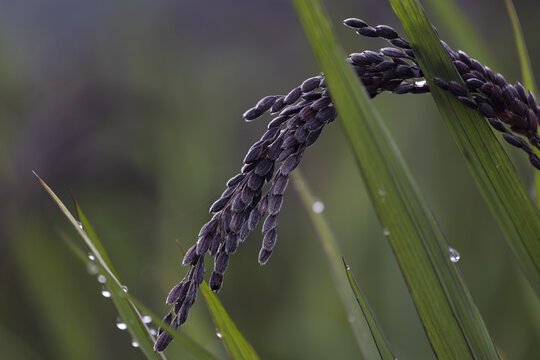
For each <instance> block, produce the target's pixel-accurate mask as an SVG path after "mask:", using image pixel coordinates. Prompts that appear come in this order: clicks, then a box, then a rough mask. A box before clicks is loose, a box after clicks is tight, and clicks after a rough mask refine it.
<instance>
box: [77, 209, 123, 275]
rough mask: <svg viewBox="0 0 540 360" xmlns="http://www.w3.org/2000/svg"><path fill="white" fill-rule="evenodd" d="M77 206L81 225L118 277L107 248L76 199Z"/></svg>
mask: <svg viewBox="0 0 540 360" xmlns="http://www.w3.org/2000/svg"><path fill="white" fill-rule="evenodd" d="M75 207H76V208H77V215H78V217H79V221H80V223H78V225H79V227H81V226H82V227H83V229H84V232H86V233H87V234H88V238H90V240H91V241H92V243H93V244H94V246H95V248H96V251H97V252H98V253H99V254H101V256H102V257H103V261H104V262H105V264H107V267H108V268H109V270H110V271H111V273H112V274H113V275H114V276H115V277H117V278H118V273H117V272H116V269H115V268H114V266H113V264H112V261H111V259H109V255H107V252H106V251H105V248H104V247H103V244H101V241H100V240H99V238H98V236H97V234H96V232H95V231H94V229H93V228H92V226H91V225H90V223H89V222H88V219H87V218H86V216H85V215H84V213H83V212H82V210H81V208H80V206H79V204H78V203H77V202H76V201H75Z"/></svg>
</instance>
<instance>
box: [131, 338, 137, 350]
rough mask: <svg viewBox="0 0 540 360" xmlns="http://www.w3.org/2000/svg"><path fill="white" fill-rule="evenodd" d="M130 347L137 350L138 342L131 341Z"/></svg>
mask: <svg viewBox="0 0 540 360" xmlns="http://www.w3.org/2000/svg"><path fill="white" fill-rule="evenodd" d="M131 346H133V347H135V348H138V347H139V342H138V341H137V340H135V339H131Z"/></svg>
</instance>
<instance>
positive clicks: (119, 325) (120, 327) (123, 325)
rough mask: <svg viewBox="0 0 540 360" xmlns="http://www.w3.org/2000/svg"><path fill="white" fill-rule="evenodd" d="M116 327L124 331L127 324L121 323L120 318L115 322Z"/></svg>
mask: <svg viewBox="0 0 540 360" xmlns="http://www.w3.org/2000/svg"><path fill="white" fill-rule="evenodd" d="M116 327H117V328H118V329H120V330H126V329H127V324H126V323H125V322H123V321H122V320H121V319H120V318H119V319H118V320H117V321H116Z"/></svg>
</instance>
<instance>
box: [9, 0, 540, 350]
mask: <svg viewBox="0 0 540 360" xmlns="http://www.w3.org/2000/svg"><path fill="white" fill-rule="evenodd" d="M447 2H448V1H447ZM325 3H326V8H327V11H328V13H329V15H330V17H331V19H332V22H333V23H334V29H335V31H336V33H337V34H338V38H339V41H340V43H341V44H342V46H343V49H344V51H345V52H346V53H350V52H357V51H361V50H363V49H366V48H370V49H378V48H380V47H383V46H386V44H385V43H384V42H383V41H380V40H378V39H375V40H369V39H364V38H361V37H359V36H358V35H355V34H354V32H353V31H351V30H349V29H347V28H345V27H344V26H342V25H341V20H342V19H344V18H347V17H361V18H364V19H365V20H367V21H368V22H370V23H372V24H378V23H385V24H389V25H392V26H395V27H396V28H397V29H400V30H401V27H400V26H399V24H398V22H397V19H396V18H395V16H394V15H393V13H392V11H391V9H390V7H389V5H388V4H387V3H386V2H385V1H374V0H357V1H351V0H339V1H338V0H334V1H325ZM424 3H425V5H426V8H427V10H428V12H429V15H430V17H431V20H432V21H433V23H434V24H436V25H437V27H438V28H439V32H440V34H441V36H442V37H443V38H445V39H447V42H448V43H449V44H450V45H451V46H452V47H454V48H462V49H464V50H466V51H467V52H468V53H469V54H470V55H472V56H474V57H477V58H479V59H480V60H481V61H483V62H485V63H486V64H489V65H490V66H491V67H492V68H493V69H494V70H496V71H498V72H501V73H503V74H504V75H505V77H506V78H507V79H508V80H509V81H512V82H513V81H516V80H518V79H519V75H520V73H519V66H518V60H517V57H516V54H515V47H514V42H513V38H512V32H511V27H510V23H509V20H508V17H507V14H506V12H505V8H504V2H503V1H502V0H497V1H493V0H477V1H474V2H471V1H465V0H461V1H455V4H456V5H457V8H456V9H457V10H458V13H457V14H456V13H453V12H452V11H448V10H447V11H440V10H439V6H440V5H441V3H443V0H439V2H438V3H437V1H436V0H425V1H424ZM515 5H516V7H517V11H518V14H519V16H520V17H521V22H522V26H523V28H524V32H525V37H526V40H527V42H528V46H529V50H530V55H531V60H532V63H533V66H536V69H537V74H540V45H539V43H538V41H537V39H538V30H539V28H538V19H537V18H538V14H540V3H539V2H538V1H536V0H530V1H525V0H516V1H515ZM456 16H460V17H464V18H465V19H466V20H467V21H468V22H469V23H470V24H471V28H470V30H469V29H467V28H464V27H462V26H461V25H460V24H459V22H457V21H456ZM456 26H458V27H459V29H460V30H461V31H464V32H465V35H466V36H468V37H469V39H468V40H469V41H467V42H466V43H462V42H461V41H460V40H459V39H458V37H456V36H454V33H455V30H456V29H455V27H456ZM468 31H472V32H469V33H467V32H468ZM318 72H319V70H318V68H317V65H316V63H315V61H314V59H313V57H312V54H311V52H310V49H309V47H308V45H307V42H306V39H305V37H304V34H303V32H302V29H301V27H300V25H299V23H298V20H297V18H296V15H295V12H294V9H293V7H292V5H291V2H290V1H286V0H279V1H278V0H275V1H257V2H254V1H247V0H234V1H233V0H231V1H227V2H219V1H213V2H206V1H194V0H188V1H168V0H154V1H143V0H130V1H127V0H117V1H68V0H46V1H43V0H24V1H2V2H0V186H1V191H0V271H1V273H0V276H1V279H0V357H1V358H3V359H142V358H143V356H142V354H141V353H140V352H139V351H138V350H137V349H135V348H133V347H132V346H131V345H130V343H131V339H130V337H129V334H128V333H127V332H125V331H120V330H118V329H117V328H116V326H115V323H116V319H117V314H116V312H115V309H114V307H113V305H112V303H111V301H110V300H109V299H106V298H104V297H102V296H101V294H100V292H101V288H100V284H99V283H98V282H97V281H96V278H95V276H93V275H91V274H89V272H88V269H87V266H85V264H83V263H81V262H80V260H79V259H77V258H76V257H75V256H74V255H73V253H72V252H71V251H70V250H69V249H68V248H67V246H66V245H65V243H64V242H63V241H62V237H61V234H62V233H64V234H66V235H67V236H68V237H70V238H72V239H74V240H75V241H77V242H78V243H80V242H79V239H78V238H77V235H76V234H75V232H74V231H73V230H72V229H71V228H70V225H69V224H68V222H67V221H66V219H65V218H64V217H63V215H62V214H61V213H60V211H59V210H58V208H57V207H56V205H55V204H54V203H53V202H52V200H51V199H50V198H49V197H48V195H47V194H46V193H45V192H44V191H43V189H41V187H40V186H39V184H38V182H37V181H36V179H35V178H34V176H33V175H32V173H31V171H32V170H35V171H36V172H37V173H38V174H40V175H41V176H42V177H43V179H44V180H45V181H46V182H47V183H48V184H49V185H50V186H51V187H52V188H53V189H54V190H55V191H56V192H57V193H58V194H59V196H60V197H61V198H62V199H63V200H64V201H65V202H66V203H68V204H71V202H70V192H73V194H74V195H75V197H76V198H77V200H78V202H79V203H80V204H81V206H82V208H83V209H84V210H85V212H86V215H87V216H88V217H89V219H90V221H91V222H92V224H93V225H94V228H95V229H96V230H97V232H98V234H99V235H100V237H101V240H102V241H103V243H104V245H105V247H106V249H107V250H108V251H109V254H110V256H111V258H112V260H113V262H114V263H115V266H116V268H117V269H118V272H119V274H120V276H121V278H122V279H123V281H124V282H125V283H126V284H127V285H128V287H129V291H130V293H131V294H132V295H133V296H135V297H136V298H138V299H139V300H141V301H142V302H143V303H145V304H147V305H148V306H149V307H150V308H151V309H153V311H154V312H156V313H158V314H165V313H166V311H167V310H168V308H167V307H166V306H165V305H164V300H165V297H166V295H167V293H168V291H169V289H170V287H171V286H173V285H174V284H176V283H177V282H178V281H179V280H180V279H181V277H183V274H184V272H185V269H183V268H181V266H180V261H181V254H180V252H179V250H178V248H177V245H176V243H175V241H176V240H177V239H178V241H179V242H180V243H181V244H182V245H183V246H184V247H185V248H187V247H189V246H190V245H191V244H192V243H193V242H194V241H195V240H196V235H197V233H198V231H199V229H200V226H201V225H202V224H204V222H206V221H207V220H208V219H209V214H208V208H209V206H210V204H211V203H212V202H213V201H214V200H215V199H216V198H217V197H218V196H219V194H221V192H222V191H223V189H224V186H225V185H224V184H225V182H226V180H227V179H228V178H229V177H231V176H232V175H234V174H235V173H236V172H237V171H238V170H239V168H240V166H241V161H242V159H243V156H244V153H245V151H246V150H247V149H248V148H249V146H250V144H252V143H253V142H254V141H256V140H257V139H258V138H259V136H260V135H261V134H262V132H263V131H264V128H265V126H266V123H267V121H268V120H269V118H268V117H266V118H263V119H261V120H260V121H258V122H255V123H250V124H246V123H245V122H243V121H242V118H241V114H242V113H243V111H244V110H246V109H247V108H249V107H251V106H253V105H254V104H255V103H256V102H257V101H258V99H259V98H261V97H263V96H265V95H268V94H274V93H277V94H281V93H287V92H288V91H289V90H290V89H292V88H293V87H295V86H297V85H298V84H299V83H301V82H302V81H303V80H304V79H305V78H307V77H310V76H312V75H313V74H316V73H318ZM537 80H540V79H538V78H537ZM375 104H376V106H377V108H378V109H379V111H380V112H381V114H382V116H383V118H384V120H385V121H386V123H387V125H388V127H389V129H390V132H391V133H392V135H393V136H394V138H395V141H396V142H397V144H398V146H399V148H400V149H401V150H402V152H403V156H404V158H405V159H406V161H407V163H408V165H409V166H410V168H411V171H412V174H413V175H414V177H415V178H416V180H417V182H418V184H419V187H420V189H421V190H422V192H423V195H424V196H425V198H426V199H427V201H428V202H429V203H430V205H431V206H432V208H433V211H434V213H435V214H436V216H437V218H438V220H439V222H440V224H441V227H442V229H443V231H444V232H445V234H446V236H447V238H448V242H449V243H450V244H451V246H453V247H454V248H456V249H458V250H459V252H460V253H461V257H462V259H461V261H460V262H459V266H460V267H461V269H462V271H463V273H464V276H465V278H466V280H467V282H468V284H469V286H470V289H471V291H472V293H473V295H474V297H475V299H476V302H477V304H478V306H479V308H480V310H481V312H482V314H483V315H484V317H485V321H486V323H487V326H488V328H489V330H490V332H491V334H492V336H493V337H494V339H495V341H496V343H497V344H498V346H499V347H500V348H501V349H502V351H503V352H504V353H505V354H506V355H507V356H508V358H509V359H532V358H535V356H537V354H538V352H539V351H540V342H539V341H538V339H539V338H540V328H539V326H540V325H539V324H540V316H539V302H538V300H537V299H536V298H535V297H534V295H533V294H532V291H531V289H530V288H529V287H528V285H527V284H526V282H525V280H524V278H523V276H522V275H521V274H520V273H519V270H518V269H517V266H516V264H515V262H514V260H513V258H512V255H511V252H510V250H509V248H508V246H507V245H506V243H505V242H504V239H503V237H502V235H501V231H500V230H499V229H498V227H497V224H496V223H495V221H494V219H493V217H492V216H491V214H490V212H489V210H488V208H487V207H486V205H485V203H484V201H483V200H482V198H481V196H480V194H479V191H478V190H477V189H476V187H475V184H474V182H473V180H472V178H471V176H470V174H469V172H468V170H467V168H466V165H465V163H464V161H463V158H462V156H461V154H460V153H459V152H458V150H457V149H456V146H455V144H454V143H453V141H452V139H451V137H450V135H449V133H448V131H447V129H446V127H445V124H444V121H443V120H442V119H441V117H440V116H439V114H438V112H437V110H436V108H435V106H434V104H433V102H432V100H431V98H430V96H429V95H423V96H414V95H403V96H393V95H390V94H384V95H382V96H380V97H378V98H377V99H375ZM509 153H510V155H511V157H512V158H513V159H514V160H515V164H516V167H517V168H518V171H519V172H520V175H521V176H522V179H523V181H524V184H525V186H526V187H527V188H530V187H531V180H532V168H531V167H530V166H528V164H527V161H526V159H525V156H523V154H522V153H521V152H519V151H514V150H513V149H511V150H509ZM301 169H302V171H303V172H304V174H305V175H306V177H307V179H308V181H309V183H310V185H311V186H312V188H313V189H314V191H315V193H316V194H317V196H318V197H319V198H320V199H321V201H323V202H324V204H325V213H326V215H327V217H328V219H329V220H330V223H331V224H332V226H333V229H334V231H335V233H336V235H337V237H338V239H339V242H340V245H341V248H342V251H343V254H345V255H346V258H347V261H348V262H349V264H350V266H351V268H352V269H353V271H354V273H355V274H356V276H357V278H358V280H359V282H360V284H361V286H362V287H363V289H364V291H365V292H366V294H367V296H368V298H369V300H370V302H371V305H372V307H373V308H374V311H375V313H376V315H377V317H378V319H379V321H380V323H381V325H382V327H383V329H384V330H385V332H386V335H387V337H388V339H389V341H390V343H391V344H392V347H393V349H394V351H395V353H396V354H397V356H398V357H399V358H400V359H430V358H433V357H434V356H433V354H432V352H431V349H430V347H429V344H428V342H427V340H426V338H425V336H424V334H423V330H422V327H421V324H420V322H419V321H418V318H417V315H416V313H415V310H414V307H413V305H412V303H411V300H410V298H409V296H408V293H407V290H406V287H405V285H404V282H403V279H402V277H401V275H400V272H399V268H398V267H397V265H396V262H395V260H394V257H393V254H392V251H391V248H390V247H389V244H388V242H387V240H386V239H385V237H384V236H383V234H382V231H381V228H380V225H379V224H378V222H377V219H376V215H375V213H374V210H373V208H372V207H371V205H370V203H369V199H368V198H367V196H366V193H365V190H364V188H363V185H362V183H361V178H360V176H359V173H358V169H357V167H356V164H355V161H354V160H353V158H352V156H351V152H350V149H349V147H348V144H347V142H346V140H345V137H344V136H343V133H342V131H341V129H340V126H339V124H338V122H336V124H334V125H332V126H329V127H328V128H327V129H325V131H324V133H323V136H321V138H320V140H319V141H318V142H317V143H316V144H315V145H314V146H313V147H312V148H310V149H309V151H307V153H306V156H304V160H303V163H302V165H301ZM260 241H261V235H260V234H259V233H258V232H256V233H254V234H252V235H251V236H250V238H248V241H246V243H245V244H244V245H243V246H241V248H240V249H239V251H238V252H237V253H236V254H235V255H234V257H232V259H231V264H230V267H229V270H228V272H227V275H226V278H225V283H224V288H223V290H222V291H221V292H220V294H219V297H220V299H221V300H222V301H223V303H224V305H225V306H226V308H227V309H228V311H229V313H230V315H231V316H232V318H233V319H234V320H235V322H236V324H237V326H238V327H239V329H240V330H241V331H242V332H243V333H244V334H245V336H246V337H247V339H248V340H249V341H250V342H251V344H252V345H253V346H254V348H255V349H256V350H257V352H258V353H259V354H260V355H261V357H262V358H264V359H331V358H336V357H339V358H340V359H355V358H359V357H360V355H359V351H358V348H357V345H356V344H355V341H354V338H353V336H352V333H351V331H350V328H349V325H348V322H347V317H346V314H345V313H344V311H343V308H342V305H341V303H340V300H339V297H338V295H337V293H336V291H335V289H334V285H333V283H332V281H331V277H330V275H329V271H328V268H327V264H326V261H325V258H324V255H323V252H322V249H321V246H320V244H319V242H318V239H317V237H316V236H315V233H314V232H313V229H312V227H311V226H310V223H309V220H308V218H307V216H306V213H305V211H304V209H303V208H302V207H301V205H300V202H299V200H298V197H297V195H296V194H295V192H294V189H293V188H292V187H289V189H288V190H287V194H286V198H285V204H284V208H283V210H282V215H281V220H280V226H279V240H278V244H277V247H276V251H275V252H274V255H273V257H272V259H271V260H270V262H269V263H268V264H267V265H266V266H264V267H260V266H259V265H258V263H257V254H258V249H259V247H260ZM185 331H186V332H187V333H188V334H189V335H190V336H192V337H193V338H195V339H197V340H198V341H199V342H200V343H201V344H203V345H204V346H206V347H208V348H209V349H211V351H212V352H214V353H215V354H217V355H224V350H223V348H222V346H221V344H220V341H219V339H218V338H217V337H216V333H215V328H214V327H213V324H212V322H211V320H210V318H209V315H208V313H207V310H206V308H205V305H204V303H203V301H202V299H198V301H197V303H196V304H195V306H194V308H193V310H192V312H191V315H190V318H189V320H188V323H187V325H186V326H185ZM167 355H168V358H169V359H180V358H182V359H183V358H190V355H189V354H186V352H185V351H184V350H183V349H182V348H181V346H180V345H179V344H178V343H176V342H173V343H172V344H171V346H170V348H169V350H168V351H167Z"/></svg>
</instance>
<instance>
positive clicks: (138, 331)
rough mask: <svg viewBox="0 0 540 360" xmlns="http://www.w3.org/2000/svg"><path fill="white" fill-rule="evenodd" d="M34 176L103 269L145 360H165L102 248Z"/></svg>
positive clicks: (117, 305) (48, 188)
mask: <svg viewBox="0 0 540 360" xmlns="http://www.w3.org/2000/svg"><path fill="white" fill-rule="evenodd" d="M34 175H36V177H37V178H38V180H39V182H40V183H41V185H42V186H43V187H44V188H45V190H46V191H47V192H48V193H49V195H50V196H51V197H52V198H53V200H54V201H55V202H56V204H57V205H58V207H59V208H60V210H62V212H63V213H64V215H66V217H67V218H68V220H69V221H70V222H71V224H72V225H73V226H74V227H75V230H76V231H77V232H78V233H79V235H80V236H81V237H82V238H83V240H84V241H85V243H86V245H87V246H88V247H89V248H90V251H91V252H92V255H93V256H94V258H95V261H96V264H97V265H98V266H99V267H100V268H101V269H103V275H104V276H105V277H106V284H107V288H108V290H109V292H110V295H111V299H112V301H113V303H114V305H115V307H116V309H117V311H118V314H119V315H120V318H121V319H122V320H123V321H124V322H125V323H126V325H127V329H128V331H129V332H130V334H131V336H133V338H134V339H135V341H137V343H138V344H139V347H140V349H141V351H142V352H143V353H144V355H145V356H146V358H147V359H165V356H164V355H163V354H158V353H155V352H154V349H153V346H154V337H153V336H152V334H151V333H150V330H149V329H148V327H147V326H146V324H145V323H144V322H143V321H142V317H141V314H140V313H139V311H138V310H137V308H136V307H135V306H134V305H133V304H132V303H131V302H130V301H129V299H128V298H127V297H126V289H127V288H126V287H124V285H122V283H120V281H119V280H118V278H117V277H116V276H115V275H114V274H113V273H112V271H111V270H110V269H109V267H108V264H107V263H106V262H105V260H104V258H108V257H107V255H106V254H105V252H104V249H103V247H101V251H99V250H98V249H97V247H96V243H95V241H94V240H93V239H91V238H90V237H89V235H88V234H87V233H86V231H85V230H84V224H83V225H81V224H80V223H79V222H78V221H77V220H76V219H75V217H74V216H73V215H72V214H71V212H70V211H69V210H68V209H67V207H66V206H65V205H64V204H63V203H62V201H61V200H60V199H59V198H58V196H56V194H55V193H54V192H53V191H52V190H51V188H50V187H49V186H48V185H47V184H45V182H44V181H43V180H41V178H40V177H39V176H38V175H37V174H36V173H34ZM84 219H85V221H86V227H87V228H88V229H91V227H90V226H89V224H88V221H87V220H86V218H84ZM91 233H92V234H93V235H94V236H95V232H93V231H91ZM109 261H110V260H109Z"/></svg>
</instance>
